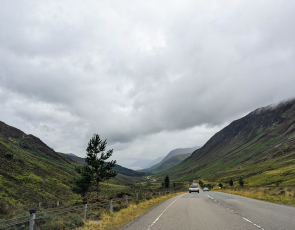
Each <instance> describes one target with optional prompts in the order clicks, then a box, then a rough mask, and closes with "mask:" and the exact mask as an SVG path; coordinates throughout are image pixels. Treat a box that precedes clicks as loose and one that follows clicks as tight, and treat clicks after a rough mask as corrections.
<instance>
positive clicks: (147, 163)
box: [127, 157, 164, 170]
mask: <svg viewBox="0 0 295 230" xmlns="http://www.w3.org/2000/svg"><path fill="white" fill-rule="evenodd" d="M163 159H164V157H158V158H157V159H155V160H154V159H139V160H137V161H135V162H134V163H132V164H131V165H128V166H127V167H128V168H129V167H130V168H131V169H132V168H135V169H136V170H139V169H144V168H149V167H151V166H153V165H155V164H157V163H159V162H160V161H161V160H163Z"/></svg>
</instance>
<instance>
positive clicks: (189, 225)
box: [121, 191, 295, 230]
mask: <svg viewBox="0 0 295 230" xmlns="http://www.w3.org/2000/svg"><path fill="white" fill-rule="evenodd" d="M121 229H124V230H170V229H171V230H174V229H175V230H186V229H188V230H190V229H192V230H196V229H210V230H214V229H216V230H217V229H218V230H224V229H226V230H232V229H235V230H236V229H250V230H252V229H253V230H259V229H260V230H262V229H264V230H269V229H270V230H272V229H273V230H282V229H284V230H287V229H288V230H289V229H290V230H294V229H295V208H294V207H289V206H285V205H279V204H273V203H268V202H264V201H259V200H254V199H250V198H246V197H241V196H236V195H231V194H227V193H221V192H206V193H205V192H202V191H200V193H199V194H198V193H187V194H182V195H178V196H176V197H173V198H171V199H169V200H167V201H165V202H164V203H162V204H160V205H158V206H156V207H155V208H153V209H152V210H150V211H149V212H147V213H146V214H144V215H142V216H140V217H139V218H137V219H136V220H134V221H132V222H130V223H128V224H127V225H126V226H124V227H123V228H121Z"/></svg>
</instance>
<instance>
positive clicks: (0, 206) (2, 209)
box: [0, 200, 8, 215]
mask: <svg viewBox="0 0 295 230" xmlns="http://www.w3.org/2000/svg"><path fill="white" fill-rule="evenodd" d="M7 213H8V209H7V205H6V203H5V202H4V201H3V200H0V214H3V215H5V214H7Z"/></svg>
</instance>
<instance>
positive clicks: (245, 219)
mask: <svg viewBox="0 0 295 230" xmlns="http://www.w3.org/2000/svg"><path fill="white" fill-rule="evenodd" d="M205 195H206V196H208V197H209V198H210V199H212V200H214V201H216V202H218V201H217V200H215V199H214V198H213V197H211V196H209V195H208V194H205ZM218 204H220V205H222V204H221V203H220V202H218ZM223 207H224V208H226V206H224V205H223ZM227 209H228V210H230V211H232V212H234V210H232V209H230V208H227ZM242 218H243V219H244V220H246V221H247V222H249V223H251V224H253V225H254V226H256V227H257V228H260V229H262V230H264V228H262V227H260V226H259V225H257V224H255V223H253V222H252V221H251V220H248V219H247V218H245V217H242Z"/></svg>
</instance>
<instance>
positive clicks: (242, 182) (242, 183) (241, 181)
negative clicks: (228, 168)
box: [239, 177, 244, 187]
mask: <svg viewBox="0 0 295 230" xmlns="http://www.w3.org/2000/svg"><path fill="white" fill-rule="evenodd" d="M239 184H240V185H241V186H242V187H243V186H244V179H243V178H242V177H240V178H239Z"/></svg>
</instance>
